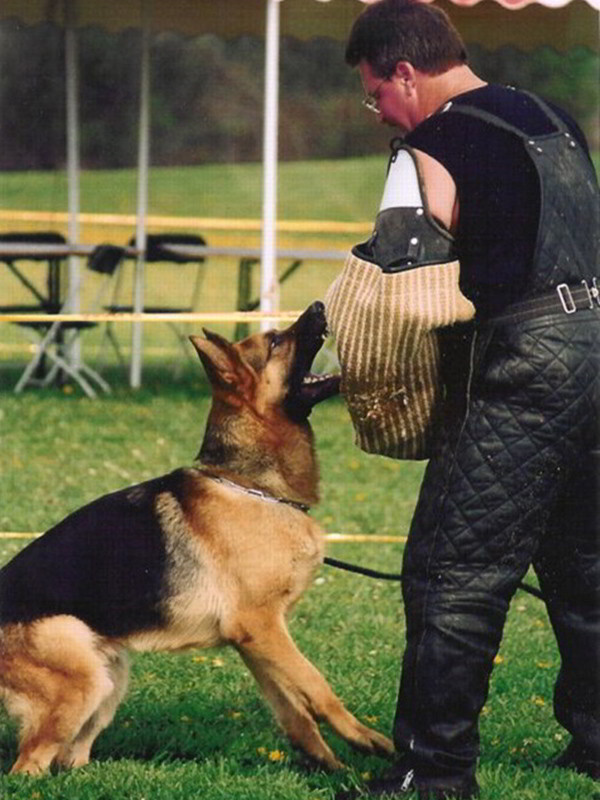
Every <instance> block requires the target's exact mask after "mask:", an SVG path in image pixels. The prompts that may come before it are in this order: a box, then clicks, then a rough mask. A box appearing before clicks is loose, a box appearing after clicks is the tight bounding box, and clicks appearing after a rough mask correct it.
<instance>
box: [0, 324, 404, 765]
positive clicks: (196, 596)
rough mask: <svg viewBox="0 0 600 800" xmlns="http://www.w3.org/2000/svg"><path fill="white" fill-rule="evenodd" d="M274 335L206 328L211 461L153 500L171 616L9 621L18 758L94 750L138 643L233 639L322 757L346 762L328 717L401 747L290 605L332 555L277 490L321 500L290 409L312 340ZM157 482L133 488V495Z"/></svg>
mask: <svg viewBox="0 0 600 800" xmlns="http://www.w3.org/2000/svg"><path fill="white" fill-rule="evenodd" d="M289 330H290V331H293V326H292V328H291V329H289ZM268 342H269V340H268V336H267V334H257V335H255V336H253V337H250V338H249V339H247V340H245V341H244V342H241V343H239V344H237V345H234V346H232V345H229V343H227V342H225V340H221V339H220V337H216V336H215V335H211V336H210V338H209V339H206V340H205V339H198V338H194V344H195V346H196V348H197V349H198V351H199V354H200V356H201V358H202V361H203V363H204V365H205V368H206V370H207V373H208V374H209V377H210V378H211V382H212V383H213V406H212V409H211V412H210V416H209V421H208V425H207V432H206V435H205V446H203V451H201V456H202V452H204V454H205V457H206V459H207V460H208V461H209V464H208V465H207V464H204V465H202V466H201V467H200V468H188V469H186V470H185V471H183V473H182V476H183V491H182V492H181V495H180V499H177V498H176V497H175V496H174V495H173V494H171V493H170V492H169V491H163V492H161V493H158V494H157V495H156V497H155V498H154V500H153V504H154V509H153V510H154V514H155V517H156V519H157V520H158V522H159V525H160V528H161V530H162V532H163V535H164V537H165V540H166V553H167V560H168V568H167V571H166V577H165V582H166V585H165V586H164V594H165V595H166V600H165V606H164V612H165V613H164V616H165V618H166V619H167V620H168V624H165V625H161V626H160V627H157V628H155V629H151V630H139V631H137V632H134V633H132V634H130V635H127V636H123V637H120V638H109V637H106V636H100V635H98V634H96V633H95V632H94V631H92V630H91V629H90V627H88V625H86V624H85V623H84V622H83V621H81V620H79V619H77V618H75V617H73V616H68V615H61V616H50V617H47V618H42V619H40V620H37V621H34V622H31V623H27V624H25V623H24V624H10V625H6V626H5V627H4V628H3V629H1V630H0V697H1V698H2V699H3V701H4V703H5V705H6V707H7V709H8V711H9V713H11V714H12V715H13V716H15V717H16V718H17V719H18V720H19V721H20V724H21V733H20V750H19V756H18V759H17V761H16V763H15V764H14V766H13V770H12V771H13V772H28V773H34V774H35V773H40V772H43V771H44V770H46V769H47V768H48V767H49V766H50V765H51V763H52V762H53V761H54V762H56V763H58V764H59V765H61V766H64V767H69V766H79V765H82V764H86V763H87V762H88V760H89V755H90V749H91V747H92V744H93V741H94V739H95V738H96V736H97V735H98V734H99V733H100V732H101V730H102V729H103V728H105V727H106V726H107V725H108V724H109V722H110V721H111V719H112V717H113V715H114V713H115V711H116V708H117V706H118V704H119V702H120V701H121V699H122V698H123V696H124V694H125V690H126V686H127V676H128V665H127V657H126V655H125V652H126V650H127V649H133V650H159V649H160V650H175V649H179V648H184V647H215V646H219V645H232V646H233V647H235V648H236V649H237V650H238V651H239V653H240V655H241V657H242V658H243V660H244V662H245V663H246V664H247V666H248V667H249V669H250V670H251V672H252V673H253V675H254V676H255V678H256V680H257V682H258V684H259V686H260V688H261V689H262V691H263V693H264V696H265V697H266V699H267V701H268V702H269V704H270V705H271V707H272V709H273V712H274V714H275V717H276V719H277V720H278V722H279V724H280V725H281V727H282V728H283V730H284V731H285V733H286V734H287V735H288V737H289V738H290V740H291V741H292V742H293V744H295V745H296V746H298V747H300V748H301V749H303V750H304V751H305V752H306V753H307V754H308V755H310V756H311V757H312V758H314V759H315V760H316V761H318V762H319V763H321V764H323V765H325V766H327V767H329V768H336V767H339V766H340V763H339V761H338V760H337V758H336V757H335V755H334V754H333V753H332V751H331V749H330V748H329V747H328V745H327V744H326V743H325V741H324V740H323V738H322V736H321V733H320V731H319V728H318V726H317V721H318V720H325V721H327V722H328V723H329V724H330V725H331V727H332V728H333V729H334V730H335V731H336V732H337V733H338V734H339V735H340V736H343V737H344V738H345V739H347V740H348V741H349V742H350V743H351V744H353V745H355V746H356V747H359V748H361V749H363V750H366V751H377V752H380V753H384V754H388V753H391V752H392V750H393V746H392V743H391V742H390V741H389V740H388V739H387V738H386V737H384V736H382V735H381V734H379V733H377V732H375V731H372V730H371V729H369V728H367V727H366V726H364V725H362V724H361V723H360V722H358V720H357V719H355V717H353V716H352V715H351V714H350V713H349V712H348V711H347V710H346V709H345V708H344V706H343V705H342V703H341V701H340V700H339V699H338V698H337V697H336V696H335V694H334V693H333V691H332V690H331V688H330V687H329V685H328V684H327V682H326V681H325V679H324V678H323V676H322V675H321V674H320V673H319V672H318V671H317V669H316V668H315V667H314V666H313V665H312V664H311V663H310V662H309V661H308V660H307V659H306V658H305V657H304V656H303V655H302V654H301V653H300V652H299V651H298V649H297V647H296V646H295V644H294V642H293V641H292V639H291V638H290V635H289V633H288V631H287V627H286V623H285V618H286V615H287V613H288V612H289V610H290V609H291V607H292V606H293V605H294V603H295V602H296V601H297V600H298V599H299V597H300V596H301V594H302V592H303V591H304V590H305V589H306V588H307V586H308V585H309V584H310V582H311V581H312V579H313V575H314V572H315V570H316V568H317V567H318V565H319V564H320V563H321V561H322V558H323V551H324V537H323V532H322V530H321V529H320V528H319V526H318V525H317V524H316V523H315V522H314V521H313V520H312V519H311V518H310V517H309V516H308V515H307V514H306V513H304V512H303V511H302V510H300V509H298V508H296V507H295V506H293V505H290V504H287V503H282V502H277V501H276V500H275V499H273V497H271V495H272V496H275V497H285V498H288V499H292V500H295V501H299V502H303V503H312V502H314V501H315V500H316V498H317V495H318V473H317V467H316V460H315V457H314V452H313V443H312V435H311V433H310V428H309V427H308V425H307V424H296V423H293V422H292V421H290V419H288V417H287V416H286V414H285V413H284V411H283V409H282V402H283V399H284V397H285V395H286V392H287V391H288V380H289V375H290V370H291V368H292V364H293V361H294V357H295V352H296V351H295V348H296V347H298V346H301V343H300V344H299V343H298V342H297V341H296V338H295V337H294V336H293V335H292V334H291V333H290V334H289V335H288V338H285V339H284V340H283V341H282V344H281V346H280V347H279V348H278V349H277V353H276V354H275V355H273V354H272V353H271V354H270V352H271V351H270V350H269V345H268ZM207 442H212V445H213V448H214V447H215V446H216V445H218V447H217V448H216V450H215V452H220V450H219V448H221V449H223V452H224V453H227V456H226V457H224V460H223V462H222V463H219V464H216V463H210V461H211V456H210V447H209V446H208V445H206V443H207ZM215 443H216V445H215ZM211 475H216V476H221V477H223V478H226V479H227V480H226V481H224V482H218V481H217V480H214V479H213V477H211ZM228 480H231V481H233V482H234V484H235V485H231V484H230V483H228V482H227V481H228ZM244 487H248V488H252V489H254V490H259V491H261V492H263V493H268V496H264V495H263V496H257V495H255V494H251V493H248V491H246V490H245V489H244ZM144 491H145V490H144V489H143V487H138V488H136V487H134V488H132V489H131V490H130V494H129V497H130V499H131V501H132V502H133V501H136V499H137V500H139V498H140V497H141V496H142V493H143V492H144Z"/></svg>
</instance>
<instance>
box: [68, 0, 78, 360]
mask: <svg viewBox="0 0 600 800" xmlns="http://www.w3.org/2000/svg"><path fill="white" fill-rule="evenodd" d="M64 13H65V90H66V128H67V194H68V199H67V203H68V211H69V215H68V224H67V240H68V242H69V244H70V245H76V244H78V242H79V210H80V197H79V171H80V163H79V80H78V72H79V65H78V53H77V30H76V24H77V7H76V0H65V1H64ZM68 264H69V295H68V308H69V310H70V311H72V312H73V313H76V312H77V311H79V310H80V306H81V298H80V280H79V258H78V257H77V256H75V255H70V256H69V259H68ZM68 354H69V361H70V363H71V366H73V367H78V366H79V365H80V364H81V340H80V338H79V337H78V336H77V335H76V334H75V339H74V341H73V342H72V346H71V347H69V348H68Z"/></svg>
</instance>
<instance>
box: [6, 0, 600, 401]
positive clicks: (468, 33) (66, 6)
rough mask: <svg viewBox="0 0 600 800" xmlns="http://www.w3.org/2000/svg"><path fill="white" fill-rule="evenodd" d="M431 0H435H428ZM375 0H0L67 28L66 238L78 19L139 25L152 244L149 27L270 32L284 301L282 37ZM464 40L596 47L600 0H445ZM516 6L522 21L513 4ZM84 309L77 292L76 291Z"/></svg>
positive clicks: (319, 28) (265, 306)
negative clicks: (280, 188)
mask: <svg viewBox="0 0 600 800" xmlns="http://www.w3.org/2000/svg"><path fill="white" fill-rule="evenodd" d="M426 1H428V0H426ZM369 2H373V0H102V2H98V0H0V18H9V17H16V18H18V19H20V20H21V21H22V22H24V23H25V24H34V23H37V22H40V21H52V22H55V23H57V24H60V25H64V26H65V29H66V61H67V63H66V81H67V83H66V95H67V103H66V107H67V112H66V113H67V172H68V187H69V201H68V203H69V229H68V238H69V242H70V243H72V244H75V243H77V241H78V237H79V231H78V214H79V180H78V176H79V144H78V85H77V70H76V63H77V37H76V30H77V28H78V27H83V26H86V25H100V26H102V27H104V28H106V29H108V30H113V31H116V30H121V29H123V28H127V27H137V28H141V30H142V58H141V81H140V116H139V142H138V192H137V194H138V198H137V227H136V243H137V248H138V250H139V251H140V252H143V250H144V249H145V241H146V214H147V206H148V190H147V187H148V169H149V153H150V146H149V145H150V112H149V108H150V37H151V34H152V33H153V32H158V31H164V30H172V31H176V32H180V33H183V34H185V35H199V34H202V33H213V34H216V35H220V36H229V37H235V36H239V35H242V34H254V35H260V36H264V37H265V43H266V44H265V88H264V129H263V212H262V222H263V224H262V247H261V254H262V258H261V264H262V265H261V310H264V311H271V310H274V309H275V307H276V302H277V299H276V297H277V292H276V286H277V280H276V273H275V252H276V236H275V223H276V216H277V129H278V66H279V41H280V37H281V36H283V35H291V36H295V37H298V38H310V37H312V36H330V37H334V38H342V39H343V38H345V37H346V36H347V34H348V31H349V29H350V26H351V24H352V21H353V20H354V19H355V18H356V16H357V15H358V14H359V13H360V12H361V11H362V9H363V5H362V4H364V3H369ZM437 4H438V5H440V6H441V7H443V8H445V10H446V11H448V13H449V14H450V16H451V18H452V19H453V21H454V22H455V24H456V25H457V27H458V28H459V30H460V31H461V33H462V35H463V37H464V38H465V40H466V41H467V42H477V43H479V44H482V45H484V46H486V47H488V48H492V49H493V48H496V47H500V46H502V45H504V44H513V45H515V46H516V47H519V48H521V49H533V48H535V47H537V46H540V45H543V44H550V45H552V46H553V47H555V48H557V49H561V50H566V49H568V48H570V47H573V46H575V45H583V46H587V47H589V48H591V49H597V47H598V35H599V30H598V9H600V0H571V1H570V2H569V0H537V2H536V0H439V2H438V3H437ZM513 10H519V17H518V24H515V20H514V19H513V18H512V15H511V14H510V12H511V11H513ZM143 269H144V264H143V258H142V257H140V258H139V260H138V264H137V269H136V282H135V285H136V292H135V298H134V307H135V310H136V311H141V310H142V308H143ZM70 271H71V285H72V286H78V285H79V279H78V275H77V272H78V265H77V260H76V259H72V260H71V265H70ZM71 308H72V310H76V309H77V297H73V298H72V299H71ZM141 336H142V328H141V323H134V325H133V342H132V364H131V375H130V382H131V385H132V386H133V387H138V386H140V384H141Z"/></svg>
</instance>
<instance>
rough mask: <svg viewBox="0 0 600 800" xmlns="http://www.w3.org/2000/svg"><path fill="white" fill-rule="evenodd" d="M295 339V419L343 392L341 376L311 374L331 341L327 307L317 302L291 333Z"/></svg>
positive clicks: (291, 404)
mask: <svg viewBox="0 0 600 800" xmlns="http://www.w3.org/2000/svg"><path fill="white" fill-rule="evenodd" d="M288 333H289V334H291V335H293V336H295V338H296V342H297V346H296V356H295V359H294V364H293V366H292V369H291V373H290V381H289V385H290V390H289V393H288V397H287V400H286V410H287V412H288V414H290V415H293V416H296V417H297V416H302V417H307V416H308V415H309V414H310V412H311V409H312V408H313V406H315V405H316V404H317V403H320V402H321V401H322V400H326V399H327V398H328V397H332V396H333V395H335V394H337V393H338V392H339V390H340V375H333V374H323V375H316V374H315V373H313V372H311V371H310V370H311V367H312V364H313V361H314V360H315V356H316V355H317V353H318V352H319V350H320V349H321V347H322V346H323V342H324V341H325V339H326V337H327V321H326V319H325V307H324V305H323V303H321V302H319V301H317V302H315V303H313V304H312V305H311V306H309V308H307V309H306V311H305V312H304V313H303V314H302V316H301V317H299V319H298V320H297V321H296V322H295V323H294V324H293V325H292V326H291V327H290V328H289V329H288Z"/></svg>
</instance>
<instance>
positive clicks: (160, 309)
mask: <svg viewBox="0 0 600 800" xmlns="http://www.w3.org/2000/svg"><path fill="white" fill-rule="evenodd" d="M169 245H192V246H203V245H206V241H205V240H204V239H203V237H202V236H197V235H195V234H188V233H153V234H148V236H147V238H146V254H145V262H146V263H147V264H154V263H160V262H168V263H171V264H181V265H185V264H194V263H195V264H196V265H197V267H196V273H195V276H194V278H193V280H192V284H191V292H190V295H189V302H188V304H186V305H171V304H167V303H165V304H162V303H161V304H160V305H154V304H153V305H146V304H144V312H145V313H148V314H169V313H171V314H177V313H183V312H191V311H195V310H196V308H197V307H198V301H199V299H200V291H201V289H202V280H203V278H204V268H203V266H202V265H203V263H204V261H205V258H204V256H185V255H180V254H179V253H176V252H174V251H172V250H169V249H168V248H169ZM128 247H135V238H132V239H131V240H130V241H129V243H128ZM182 279H183V278H182ZM121 290H122V274H120V275H119V276H118V278H117V281H116V283H115V288H114V293H113V298H112V301H111V303H110V305H107V306H105V309H106V310H107V311H110V312H111V313H131V312H132V311H133V306H132V305H124V304H122V303H120V302H118V300H119V296H120V294H121ZM165 294H166V292H165ZM165 324H166V325H168V326H169V328H171V330H172V331H173V333H174V334H175V336H176V338H177V341H178V342H179V344H180V345H181V347H182V349H183V351H184V353H185V355H186V356H187V357H191V356H192V353H191V350H190V348H189V346H188V338H187V335H186V332H185V331H184V330H183V329H182V327H181V324H180V323H179V324H178V323H177V322H172V321H165ZM106 336H107V338H108V339H109V340H110V342H111V344H112V346H113V348H114V350H115V353H116V354H117V358H118V359H119V361H120V362H121V363H122V364H124V360H123V357H122V356H121V352H120V349H119V344H118V341H117V339H116V337H115V335H114V333H113V330H112V325H111V323H107V326H106Z"/></svg>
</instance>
